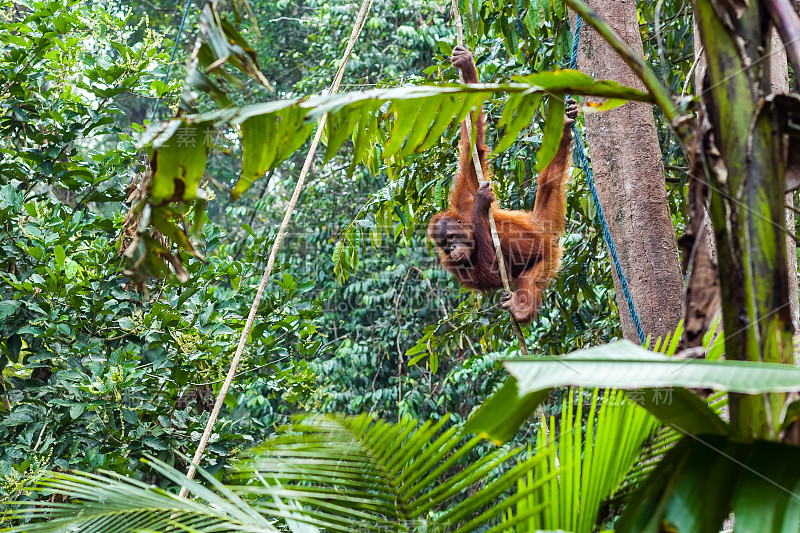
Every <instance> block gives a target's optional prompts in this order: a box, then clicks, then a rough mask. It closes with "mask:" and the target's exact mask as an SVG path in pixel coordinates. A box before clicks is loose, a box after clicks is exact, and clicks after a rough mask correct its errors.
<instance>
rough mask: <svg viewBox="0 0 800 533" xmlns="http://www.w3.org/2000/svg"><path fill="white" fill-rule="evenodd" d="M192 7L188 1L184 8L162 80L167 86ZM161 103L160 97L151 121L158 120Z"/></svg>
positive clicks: (188, 0) (190, 0) (187, 0)
mask: <svg viewBox="0 0 800 533" xmlns="http://www.w3.org/2000/svg"><path fill="white" fill-rule="evenodd" d="M190 5H192V0H186V5H185V6H184V7H183V16H182V17H181V24H180V26H178V35H176V36H175V46H173V47H172V54H171V55H170V56H169V63H167V72H166V73H165V74H164V79H163V80H162V81H163V82H164V84H165V85H166V84H167V82H168V81H169V71H170V70H171V69H172V62H173V61H175V54H176V53H177V52H178V45H179V44H180V42H181V35H183V26H184V24H186V16H187V15H188V14H189V6H190ZM160 103H161V97H160V96H159V97H158V98H157V99H156V105H154V106H153V114H152V115H150V120H151V121H154V120H155V119H156V113H157V112H158V104H160Z"/></svg>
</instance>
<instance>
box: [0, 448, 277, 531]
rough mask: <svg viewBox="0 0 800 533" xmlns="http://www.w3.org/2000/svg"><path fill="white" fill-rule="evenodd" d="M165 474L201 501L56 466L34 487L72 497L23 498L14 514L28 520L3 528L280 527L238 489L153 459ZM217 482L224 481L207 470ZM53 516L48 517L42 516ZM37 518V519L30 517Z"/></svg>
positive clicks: (114, 477)
mask: <svg viewBox="0 0 800 533" xmlns="http://www.w3.org/2000/svg"><path fill="white" fill-rule="evenodd" d="M150 464H151V466H152V467H153V468H154V469H155V470H156V471H158V472H159V473H160V474H162V475H164V476H165V477H167V478H169V479H171V480H172V481H176V480H178V481H179V482H180V483H182V484H185V485H187V486H188V487H189V489H190V492H191V493H193V494H195V495H196V496H199V497H200V498H202V500H201V501H196V500H190V499H184V498H179V497H178V496H177V495H176V494H173V493H170V492H167V491H165V490H163V489H161V488H159V487H156V486H154V485H148V484H146V483H143V482H141V481H138V480H135V479H130V478H124V477H122V476H119V475H117V474H115V473H113V472H102V473H100V474H92V473H86V472H76V473H73V474H68V473H59V472H52V473H50V474H49V475H48V476H47V477H45V478H43V479H42V480H40V481H39V482H38V484H37V486H35V487H34V488H33V489H32V490H34V491H38V492H41V493H43V494H48V493H49V494H55V495H59V496H63V497H66V498H68V500H67V501H66V502H48V503H45V504H42V503H41V502H34V501H25V502H17V503H16V505H17V506H19V507H18V508H17V509H15V510H14V511H12V512H11V513H9V516H8V517H9V518H10V519H11V520H15V521H20V522H22V523H25V525H24V526H18V527H10V528H8V529H3V530H2V531H9V532H22V531H24V532H26V533H45V532H51V531H52V532H63V531H80V532H83V533H90V532H91V533H101V532H108V533H112V532H113V533H126V532H143V531H148V532H157V531H192V532H196V533H212V532H222V531H236V532H252V533H263V532H265V531H278V529H277V528H276V527H275V526H274V524H273V523H272V522H271V521H269V520H267V519H265V518H264V517H263V516H261V515H260V514H259V513H258V512H256V511H254V510H253V509H252V508H251V507H250V506H249V505H248V504H247V503H246V502H245V501H243V500H242V499H241V498H238V497H236V496H235V495H233V494H224V495H223V494H218V493H216V492H214V491H212V490H209V489H208V488H206V487H204V486H203V485H201V484H200V483H198V482H196V481H192V480H187V479H186V477H185V475H184V474H182V473H181V472H178V471H177V470H175V469H174V468H172V467H170V466H169V465H167V464H165V463H162V462H160V461H150ZM201 474H202V475H203V476H204V478H205V479H206V481H208V482H209V483H210V484H211V485H212V486H215V487H217V488H219V487H220V484H219V482H217V481H216V480H214V478H213V477H212V476H210V475H208V474H206V473H205V472H201ZM38 520H47V521H46V522H37V521H38ZM27 522H34V523H27Z"/></svg>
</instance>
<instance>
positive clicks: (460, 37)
mask: <svg viewBox="0 0 800 533" xmlns="http://www.w3.org/2000/svg"><path fill="white" fill-rule="evenodd" d="M452 6H453V7H452V9H453V19H455V23H456V39H457V41H458V44H459V46H464V26H463V24H462V23H461V14H460V13H459V11H458V0H453V1H452ZM459 76H460V77H461V82H462V83H463V82H464V76H463V73H461V72H459ZM464 122H466V123H467V128H466V129H467V136H468V137H469V144H470V146H472V164H473V165H474V166H475V174H476V175H477V177H478V182H479V183H480V182H482V181H484V177H483V167H481V160H480V157H479V156H478V146H477V144H473V142H472V138H471V137H472V113H467V116H466V117H465V118H464ZM489 228H490V229H491V232H492V243H493V244H494V254H495V256H496V257H497V264H498V267H499V268H500V279H501V280H502V282H503V289H504V290H505V291H506V292H507V293H509V294H510V293H511V284H510V283H509V282H508V273H507V270H506V264H505V261H504V260H503V249H502V247H501V246H500V237H498V235H497V224H495V221H494V213H492V208H491V207H490V208H489ZM508 318H509V320H510V321H511V329H513V330H514V335H515V336H516V337H517V341H518V342H519V351H520V352H522V355H524V356H526V357H527V356H528V355H530V354H529V352H528V346H527V345H526V344H525V335H523V334H522V329H521V328H520V327H519V323H518V322H517V319H516V318H514V315H513V314H511V311H510V310H509V312H508Z"/></svg>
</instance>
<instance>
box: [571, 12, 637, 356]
mask: <svg viewBox="0 0 800 533" xmlns="http://www.w3.org/2000/svg"><path fill="white" fill-rule="evenodd" d="M582 25H583V20H582V19H581V16H580V15H577V16H576V17H575V34H574V37H573V42H572V59H571V60H570V62H569V68H571V69H577V67H578V44H579V43H580V41H581V26H582ZM572 132H573V137H574V138H575V148H574V149H573V151H572V157H573V159H574V161H575V165H576V166H577V167H578V168H581V169H583V171H584V172H585V173H586V183H587V184H588V185H589V192H591V194H592V200H593V201H594V205H595V207H596V208H597V215H598V216H599V218H600V226H601V227H602V230H603V240H605V241H606V246H608V253H609V255H610V256H611V261H612V262H613V263H614V270H616V272H617V279H619V284H620V287H622V295H623V296H624V297H625V302H626V303H627V304H628V311H629V312H630V315H631V319H632V320H633V325H634V326H635V327H636V333H637V334H638V335H639V342H640V343H641V344H642V345H644V343H645V340H646V337H645V334H644V330H643V329H642V324H641V323H640V322H639V315H638V314H637V313H636V307H635V306H634V304H633V297H632V296H631V290H630V287H628V278H626V277H625V273H624V272H623V271H622V265H621V264H620V262H619V258H618V257H617V248H616V246H614V239H613V237H611V232H610V231H609V229H608V223H607V222H606V217H605V216H604V215H603V207H602V206H601V205H600V199H599V198H598V197H597V188H595V186H594V175H593V174H592V167H591V165H590V164H589V159H588V158H587V157H586V150H585V149H584V146H583V140H582V139H581V136H580V134H579V132H578V123H577V121H576V122H573V123H572Z"/></svg>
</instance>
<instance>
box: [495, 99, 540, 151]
mask: <svg viewBox="0 0 800 533" xmlns="http://www.w3.org/2000/svg"><path fill="white" fill-rule="evenodd" d="M542 96H543V95H542V94H541V93H533V94H526V95H524V96H522V97H521V98H519V99H515V100H514V102H512V101H511V99H510V98H509V100H508V102H507V103H506V108H508V106H510V105H513V106H514V107H516V114H515V115H514V117H513V118H510V116H509V119H510V122H509V123H508V126H506V130H505V132H503V139H502V140H501V141H500V142H499V143H498V144H497V146H496V147H495V149H494V153H495V154H499V153H500V152H502V151H504V150H506V149H507V148H508V147H509V146H511V145H512V144H513V143H514V141H516V140H517V137H518V136H519V132H521V131H522V130H523V129H525V128H527V127H528V126H529V125H530V123H531V119H533V115H534V114H535V113H536V110H537V109H538V108H539V103H540V102H541V101H542ZM506 111H507V109H504V110H503V116H504V117H505V116H506ZM513 111H514V109H513V108H512V109H511V112H512V113H513ZM501 119H502V117H501Z"/></svg>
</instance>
